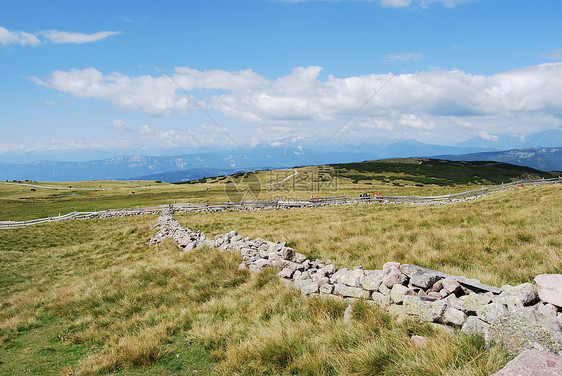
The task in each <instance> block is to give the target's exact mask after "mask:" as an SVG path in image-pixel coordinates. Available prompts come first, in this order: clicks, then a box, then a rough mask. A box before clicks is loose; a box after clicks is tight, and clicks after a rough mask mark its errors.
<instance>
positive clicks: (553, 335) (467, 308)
mask: <svg viewBox="0 0 562 376" xmlns="http://www.w3.org/2000/svg"><path fill="white" fill-rule="evenodd" d="M172 214H173V213H172V212H167V213H164V214H162V215H161V216H160V217H159V220H158V224H157V225H156V226H155V227H159V231H158V233H157V234H156V235H155V236H154V237H153V238H152V239H150V242H149V243H150V244H157V243H159V242H161V241H162V240H164V239H165V238H168V237H171V238H173V239H174V240H175V241H176V242H177V243H178V245H179V246H180V247H181V248H183V249H184V250H186V251H189V250H192V249H195V248H198V247H203V246H208V247H210V248H216V249H218V250H219V251H227V250H232V251H237V252H240V253H241V255H242V263H241V264H240V266H239V269H247V270H250V271H251V272H255V273H259V272H261V271H263V270H264V269H265V268H270V267H274V268H278V269H279V270H280V271H279V274H278V275H279V277H280V278H282V279H283V280H284V281H286V282H288V283H290V284H291V285H292V286H294V287H295V288H297V289H299V290H300V291H301V292H302V294H305V295H325V296H338V297H342V298H348V299H364V300H365V301H366V302H367V303H368V304H372V305H376V306H378V307H380V308H382V309H384V310H386V311H388V312H390V313H392V314H395V315H398V316H402V317H404V318H406V317H407V318H413V319H417V320H420V321H426V322H431V323H437V324H443V325H447V326H451V327H455V328H459V329H460V330H462V331H463V332H464V333H467V334H476V335H481V336H484V337H485V338H486V341H487V342H502V343H504V344H505V345H506V346H507V348H508V349H509V351H510V352H511V353H513V354H519V353H521V352H522V351H524V350H527V349H535V350H550V351H552V352H554V353H557V354H560V355H562V307H560V306H559V305H558V306H557V305H555V304H559V303H558V300H555V299H559V298H560V295H558V294H559V293H562V286H556V285H550V286H542V287H541V289H542V290H544V291H547V292H548V293H545V294H543V295H544V296H541V295H539V292H540V291H539V290H538V289H537V286H536V285H535V284H532V283H523V284H521V285H517V286H503V287H501V288H497V287H493V286H486V285H484V284H482V283H480V281H478V280H470V279H466V278H464V277H455V276H451V275H447V274H444V273H440V272H437V271H432V270H429V269H426V268H422V267H419V266H416V265H411V264H400V263H397V262H387V263H386V264H384V266H383V269H382V270H365V269H363V267H361V266H356V267H354V268H353V269H348V268H341V269H340V268H338V267H337V266H336V265H333V264H332V263H331V262H330V261H329V260H328V261H323V260H319V259H316V260H309V259H308V258H307V257H306V256H305V255H303V254H301V253H298V252H296V251H295V250H294V249H293V248H291V247H288V246H287V244H286V243H285V242H282V241H278V242H272V241H266V240H264V239H260V238H256V239H251V238H249V237H246V238H242V237H241V236H240V235H238V233H237V232H236V231H231V232H229V233H227V234H221V235H217V236H215V238H214V239H211V238H208V237H207V236H206V235H205V234H203V233H202V232H201V231H192V230H189V229H187V228H184V227H182V226H181V225H180V224H179V222H177V221H176V220H175V219H174V218H173V215H172ZM551 276H555V277H553V278H554V279H555V280H556V281H558V279H556V278H560V277H562V276H560V275H551ZM547 279H548V278H546V277H540V278H539V280H540V281H541V283H543V284H546V283H547V282H548V281H547V282H544V281H545V280H547ZM552 297H554V298H552ZM541 298H542V299H541Z"/></svg>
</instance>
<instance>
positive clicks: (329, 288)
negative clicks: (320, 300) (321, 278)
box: [320, 283, 334, 294]
mask: <svg viewBox="0 0 562 376" xmlns="http://www.w3.org/2000/svg"><path fill="white" fill-rule="evenodd" d="M333 291H334V285H330V284H329V283H325V284H323V285H322V286H320V293H321V294H331V293H332V292H333Z"/></svg>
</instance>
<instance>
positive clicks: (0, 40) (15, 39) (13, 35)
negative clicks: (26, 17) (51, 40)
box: [0, 26, 41, 46]
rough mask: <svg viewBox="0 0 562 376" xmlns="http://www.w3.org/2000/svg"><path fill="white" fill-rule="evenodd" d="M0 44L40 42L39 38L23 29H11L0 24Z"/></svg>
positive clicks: (34, 43) (35, 43) (37, 43)
mask: <svg viewBox="0 0 562 376" xmlns="http://www.w3.org/2000/svg"><path fill="white" fill-rule="evenodd" d="M0 44H1V45H4V46H6V45H8V44H19V45H21V46H28V45H29V46H38V45H40V44H41V41H40V40H39V38H37V37H36V36H35V35H33V34H30V33H26V32H24V31H11V30H8V29H5V28H3V27H2V26H0Z"/></svg>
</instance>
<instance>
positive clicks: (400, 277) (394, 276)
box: [382, 264, 408, 288]
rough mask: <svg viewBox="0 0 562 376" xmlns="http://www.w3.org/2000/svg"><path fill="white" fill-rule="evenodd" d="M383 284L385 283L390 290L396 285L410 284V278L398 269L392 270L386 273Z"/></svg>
mask: <svg viewBox="0 0 562 376" xmlns="http://www.w3.org/2000/svg"><path fill="white" fill-rule="evenodd" d="M385 265H386V264H385ZM382 283H384V284H385V285H386V286H387V287H388V288H392V286H394V285H405V284H407V283H408V276H407V275H406V274H404V273H402V272H401V271H400V270H398V269H397V268H391V269H390V270H388V272H386V273H385V275H384V277H383V278H382Z"/></svg>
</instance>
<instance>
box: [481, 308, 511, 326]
mask: <svg viewBox="0 0 562 376" xmlns="http://www.w3.org/2000/svg"><path fill="white" fill-rule="evenodd" d="M506 312H507V308H506V307H505V306H504V305H503V304H500V303H490V304H486V305H485V306H483V307H480V308H478V310H476V315H478V318H480V319H481V320H484V321H485V322H487V323H488V324H492V323H493V322H494V321H496V320H497V318H498V317H500V316H503V315H504V314H505V313H506Z"/></svg>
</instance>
